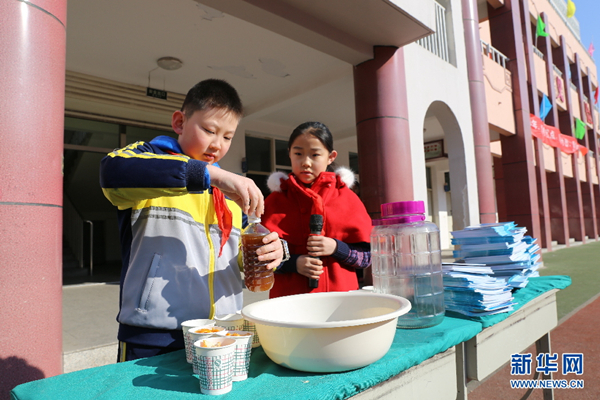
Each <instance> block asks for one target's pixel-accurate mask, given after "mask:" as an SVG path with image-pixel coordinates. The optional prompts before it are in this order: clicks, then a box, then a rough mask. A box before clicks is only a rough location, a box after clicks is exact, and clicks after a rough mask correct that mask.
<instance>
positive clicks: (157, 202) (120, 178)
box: [100, 136, 243, 347]
mask: <svg viewBox="0 0 600 400" xmlns="http://www.w3.org/2000/svg"><path fill="white" fill-rule="evenodd" d="M206 165H207V163H205V162H202V161H198V160H193V159H191V158H189V157H187V156H185V155H183V154H182V150H181V148H180V146H179V144H178V143H177V141H176V140H175V139H173V138H170V137H167V136H159V137H157V138H155V139H153V140H152V141H150V142H136V143H133V144H131V145H129V146H127V147H125V148H123V149H119V150H115V151H113V152H112V153H110V154H108V155H107V156H106V157H104V158H103V160H102V162H101V167H100V184H101V186H102V190H103V192H104V194H105V196H106V198H107V199H108V200H109V201H110V202H111V203H112V204H113V205H115V206H117V207H118V217H119V229H120V234H121V253H122V259H123V269H122V272H121V293H120V311H119V315H118V317H117V320H118V321H119V323H120V327H119V340H121V341H125V342H130V343H136V344H145V345H152V346H158V347H172V346H175V347H183V341H182V335H181V323H182V322H183V321H186V320H189V319H197V318H213V317H214V316H215V315H218V314H230V313H236V312H239V311H240V310H241V308H242V303H243V300H242V279H241V274H240V269H239V261H238V253H239V251H238V249H239V242H240V233H241V228H242V212H241V209H240V208H239V206H238V205H237V204H235V203H234V202H233V201H231V200H229V199H227V200H226V202H227V206H228V207H229V209H230V210H231V212H232V214H233V215H232V216H233V221H232V222H233V228H232V231H231V233H230V236H229V239H228V240H227V243H226V244H225V245H224V246H223V250H222V255H221V257H218V255H219V247H220V243H221V230H220V229H219V226H218V221H217V214H216V211H215V203H214V201H213V196H212V194H211V193H212V191H210V190H207V189H210V177H209V176H208V174H207V170H206Z"/></svg>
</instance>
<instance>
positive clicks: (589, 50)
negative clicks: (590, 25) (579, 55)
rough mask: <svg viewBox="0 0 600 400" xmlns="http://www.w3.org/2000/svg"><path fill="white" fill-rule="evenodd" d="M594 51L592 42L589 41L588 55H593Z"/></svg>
mask: <svg viewBox="0 0 600 400" xmlns="http://www.w3.org/2000/svg"><path fill="white" fill-rule="evenodd" d="M594 51H596V48H595V47H594V42H590V47H588V53H589V54H590V57H594Z"/></svg>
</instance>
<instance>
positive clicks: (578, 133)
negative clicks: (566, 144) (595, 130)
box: [575, 118, 586, 140]
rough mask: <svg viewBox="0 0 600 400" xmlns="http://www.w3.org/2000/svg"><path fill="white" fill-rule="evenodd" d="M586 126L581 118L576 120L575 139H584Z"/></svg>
mask: <svg viewBox="0 0 600 400" xmlns="http://www.w3.org/2000/svg"><path fill="white" fill-rule="evenodd" d="M585 131H586V129H585V124H584V123H583V121H582V120H580V119H579V118H575V137H576V138H577V139H580V140H581V139H583V137H584V136H585Z"/></svg>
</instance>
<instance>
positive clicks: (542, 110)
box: [540, 95, 552, 121]
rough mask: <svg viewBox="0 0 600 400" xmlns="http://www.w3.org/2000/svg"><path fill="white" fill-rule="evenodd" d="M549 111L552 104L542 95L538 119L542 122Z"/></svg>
mask: <svg viewBox="0 0 600 400" xmlns="http://www.w3.org/2000/svg"><path fill="white" fill-rule="evenodd" d="M551 109H552V103H551V102H550V99H548V96H546V95H544V97H542V104H540V119H541V120H542V121H543V120H544V119H546V116H547V115H548V113H549V112H550V110H551Z"/></svg>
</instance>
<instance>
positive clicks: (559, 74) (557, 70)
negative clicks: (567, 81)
mask: <svg viewBox="0 0 600 400" xmlns="http://www.w3.org/2000/svg"><path fill="white" fill-rule="evenodd" d="M552 69H554V72H556V75H558V76H560V77H561V78H562V77H563V73H562V71H561V70H560V69H558V67H557V66H556V65H554V64H552Z"/></svg>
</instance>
